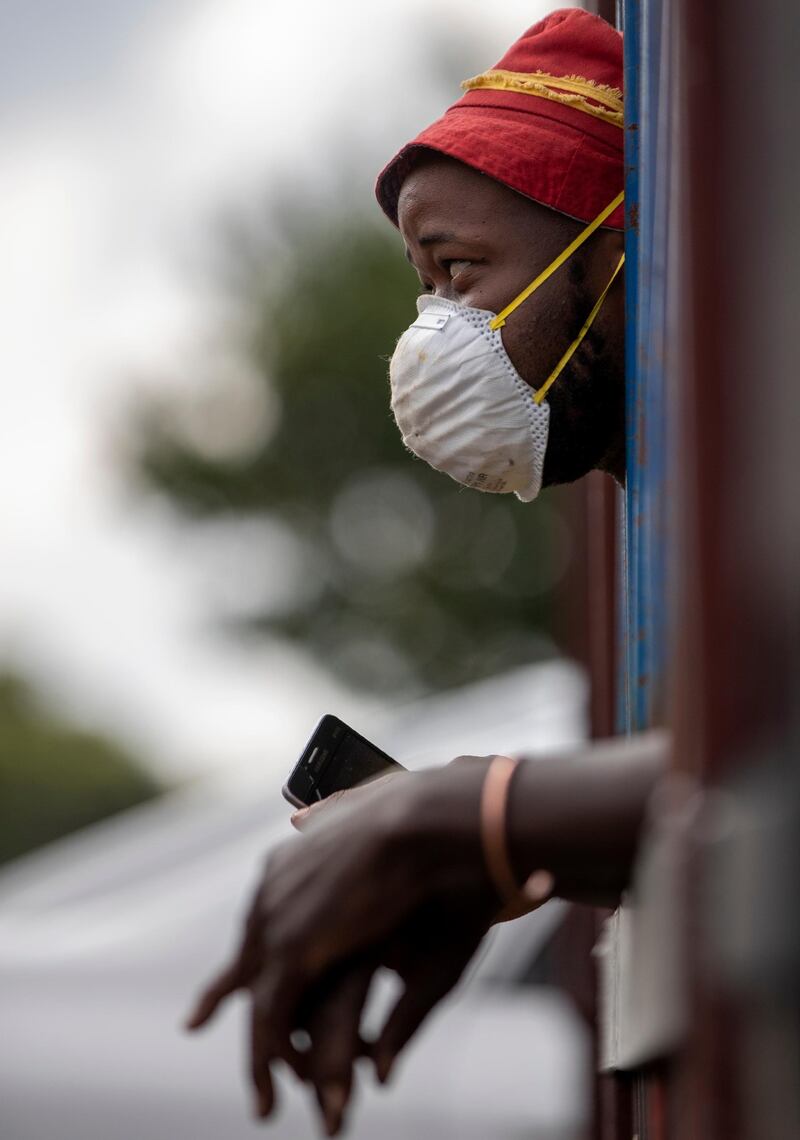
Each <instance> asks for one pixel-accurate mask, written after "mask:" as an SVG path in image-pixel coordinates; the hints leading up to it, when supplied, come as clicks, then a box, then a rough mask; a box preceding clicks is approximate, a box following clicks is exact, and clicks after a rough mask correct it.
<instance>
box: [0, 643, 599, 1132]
mask: <svg viewBox="0 0 800 1140" xmlns="http://www.w3.org/2000/svg"><path fill="white" fill-rule="evenodd" d="M583 704H584V692H583V682H582V679H581V676H580V674H579V673H577V671H576V670H574V669H572V667H571V666H568V665H564V664H553V665H545V666H538V667H532V668H530V669H526V670H521V671H518V672H516V673H514V674H511V675H509V676H507V677H505V678H499V679H497V680H495V681H492V682H488V683H485V684H481V685H476V686H471V687H470V688H469V689H465V690H462V691H460V692H458V693H453V694H449V695H447V696H445V697H442V698H437V699H435V700H430V701H426V702H420V703H419V704H417V705H415V706H414V707H413V708H412V709H410V710H408V711H407V712H406V714H404V715H402V716H400V717H399V718H397V720H396V721H395V722H394V724H393V725H391V726H384V727H383V728H382V729H381V728H376V727H375V726H361V725H359V726H357V727H359V728H361V729H362V731H364V732H365V733H367V734H368V735H372V736H373V738H374V739H375V740H376V742H377V743H380V744H381V745H382V746H383V747H385V748H386V749H387V750H388V751H391V752H393V754H394V755H396V756H397V758H398V759H400V760H402V761H403V762H404V763H407V764H409V766H411V767H416V766H417V765H419V764H423V763H429V762H432V761H434V760H438V761H439V762H441V761H444V760H447V759H450V758H451V757H452V756H454V755H457V754H458V753H460V752H471V753H484V752H488V751H492V750H496V751H501V750H502V751H514V750H522V749H526V750H528V751H531V750H541V749H544V748H553V747H558V746H560V745H564V744H566V743H569V742H571V741H573V740H575V739H576V738H577V737H579V736H580V735H581V732H582V719H583ZM321 711H325V710H321ZM298 743H302V742H298ZM291 759H292V758H291V757H290V758H287V765H286V767H287V770H288V767H289V764H290V762H291ZM288 813H289V809H288V805H285V804H284V803H283V801H282V800H281V799H280V794H279V791H278V789H277V788H275V787H269V788H261V789H260V790H259V791H255V790H254V789H253V788H252V787H250V788H249V790H247V792H246V794H244V793H243V791H242V788H241V786H239V788H238V791H236V792H235V793H234V792H232V791H231V789H230V787H228V788H227V789H226V788H223V787H220V786H211V785H210V784H209V785H206V786H205V787H198V788H195V789H193V790H192V791H189V792H182V793H179V794H173V795H171V796H167V797H165V798H164V799H162V800H161V801H159V802H157V803H156V804H154V805H151V806H148V807H145V808H143V809H138V810H136V811H134V812H130V813H127V814H126V815H124V816H122V817H118V818H116V819H114V820H111V821H108V822H106V823H103V824H101V825H99V826H96V827H94V828H92V829H90V830H88V831H86V832H84V833H82V834H79V835H77V836H74V837H72V838H70V839H67V840H64V841H62V842H60V843H58V844H55V845H53V846H51V847H49V848H47V849H46V850H44V851H43V852H39V853H37V854H35V855H33V856H29V857H28V858H26V859H24V860H20V861H19V862H18V863H17V864H15V865H13V866H12V867H10V868H9V869H7V870H6V871H5V873H4V874H3V875H2V876H0V1017H1V1018H2V1022H1V1024H2V1032H1V1033H0V1136H2V1138H3V1140H172V1138H174V1137H190V1138H191V1140H223V1138H224V1140H247V1138H248V1137H255V1136H257V1135H261V1136H264V1135H267V1136H269V1137H271V1138H274V1140H299V1138H301V1137H312V1136H315V1135H317V1134H318V1126H317V1122H316V1119H315V1117H314V1113H313V1111H312V1106H311V1103H310V1098H309V1094H308V1092H307V1090H305V1089H302V1088H299V1087H296V1086H294V1085H293V1083H292V1081H291V1080H290V1079H288V1078H287V1080H286V1081H284V1082H282V1086H281V1110H280V1112H279V1114H278V1115H277V1117H276V1118H275V1119H274V1121H273V1122H271V1123H270V1124H268V1125H266V1126H265V1125H263V1124H256V1123H254V1122H253V1121H252V1120H251V1119H250V1116H249V1113H250V1097H249V1089H248V1088H247V1086H246V1081H245V1078H244V1073H245V1050H244V1039H245V1025H244V1018H243V1009H242V1007H241V1003H240V1002H239V1001H236V1002H234V1003H231V1004H230V1006H229V1008H228V1009H226V1010H225V1011H224V1012H223V1013H222V1015H221V1016H220V1017H219V1018H218V1020H217V1021H216V1022H214V1023H213V1024H212V1026H210V1027H209V1028H208V1029H207V1030H206V1031H204V1032H203V1033H202V1034H201V1035H199V1036H196V1037H192V1038H189V1037H187V1036H186V1035H185V1034H183V1033H182V1032H181V1031H180V1029H179V1023H180V1021H181V1018H182V1016H183V1015H184V1013H185V1011H186V1009H187V1006H188V1004H189V1002H190V1000H191V997H192V995H193V994H194V992H195V991H196V989H197V987H198V985H199V984H200V982H202V981H203V980H204V979H205V978H206V977H207V975H208V974H209V972H210V971H211V970H212V969H213V968H214V966H215V965H216V964H217V963H218V962H220V961H221V960H222V959H223V958H224V957H225V955H226V953H227V951H228V950H229V949H230V947H231V945H232V943H233V941H234V938H235V934H236V931H237V929H238V918H239V915H240V913H241V911H242V908H243V906H244V902H245V900H246V897H247V895H248V892H249V888H250V885H251V883H252V881H253V878H254V875H255V873H256V870H257V868H258V866H259V864H260V861H261V859H262V857H263V855H264V852H265V851H266V850H267V849H268V848H269V846H270V845H271V844H273V843H275V842H277V841H278V840H280V839H282V838H284V837H285V836H286V835H287V834H289V832H290V828H289V825H288V822H287V817H288ZM559 912H560V904H558V903H550V904H548V905H547V906H545V907H543V908H542V909H541V910H540V911H538V912H537V913H535V914H533V915H529V916H528V917H526V918H525V919H522V920H519V921H518V922H517V923H513V924H510V925H509V926H508V927H504V928H503V929H501V930H500V931H498V932H497V933H496V934H495V935H494V936H493V938H492V939H490V942H489V945H488V947H487V949H486V951H485V952H484V953H483V954H482V956H481V959H480V961H479V962H478V963H477V964H476V965H475V967H474V968H473V969H472V971H471V973H470V976H469V977H468V978H467V979H466V980H465V981H464V982H463V983H462V985H461V986H460V987H459V988H458V989H457V991H456V993H455V994H454V995H453V996H452V997H451V998H450V999H449V1000H448V1001H447V1002H445V1003H444V1004H443V1006H442V1007H441V1009H440V1010H439V1011H437V1013H435V1014H434V1015H433V1016H432V1017H431V1018H430V1020H429V1023H428V1024H427V1025H426V1026H425V1027H424V1029H423V1030H422V1031H421V1032H420V1033H419V1035H418V1037H417V1039H416V1040H415V1041H414V1043H413V1044H412V1046H410V1047H409V1049H408V1051H407V1053H406V1055H405V1056H404V1058H403V1059H402V1061H401V1062H400V1063H399V1064H398V1067H397V1071H396V1073H395V1074H394V1076H393V1079H392V1082H391V1084H390V1086H389V1088H388V1089H385V1090H384V1089H378V1088H376V1086H375V1082H374V1080H373V1079H372V1077H371V1074H370V1073H369V1070H368V1067H367V1069H365V1071H364V1073H363V1079H362V1080H361V1082H360V1088H359V1091H358V1094H357V1096H356V1098H355V1105H354V1107H353V1109H352V1111H351V1114H350V1120H349V1127H348V1130H347V1133H348V1135H349V1136H350V1137H352V1138H353V1140H368V1138H369V1140H401V1138H404V1140H405V1138H407V1137H413V1138H414V1140H450V1138H452V1140H456V1138H457V1140H512V1138H513V1140H522V1138H523V1137H526V1138H529V1140H533V1138H536V1140H576V1138H578V1137H580V1136H581V1135H582V1132H583V1128H584V1126H585V1122H586V1117H587V1111H588V1108H587V1103H588V1096H587V1087H588V1079H587V1076H588V1065H589V1058H588V1044H587V1041H586V1039H585V1036H584V1030H583V1027H582V1026H581V1024H580V1022H579V1020H578V1017H577V1014H576V1013H575V1012H574V1011H573V1010H572V1008H571V1006H570V1004H569V1002H568V1001H567V1000H566V999H565V998H564V997H563V996H562V995H560V994H559V993H557V992H556V991H553V990H550V989H546V988H542V987H535V986H531V985H528V984H525V981H524V978H525V974H526V971H527V970H528V968H529V967H530V964H531V962H532V961H533V959H534V958H535V956H536V953H537V948H538V947H539V946H540V945H541V944H542V942H543V940H544V939H545V938H546V937H547V935H548V933H549V932H550V931H551V930H552V928H553V926H554V924H555V922H557V921H558V917H559ZM387 985H389V983H388V982H387ZM379 988H380V987H379ZM386 996H387V995H386V993H384V994H383V995H381V994H380V993H378V994H377V995H376V1001H377V1002H378V1004H380V1002H381V1000H385V998H386Z"/></svg>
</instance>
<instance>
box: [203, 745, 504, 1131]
mask: <svg viewBox="0 0 800 1140" xmlns="http://www.w3.org/2000/svg"><path fill="white" fill-rule="evenodd" d="M437 777H438V773H423V774H414V775H411V774H408V775H401V776H396V775H394V776H392V777H389V778H384V779H383V780H379V781H376V782H375V783H374V784H371V785H367V786H365V787H363V788H359V789H357V790H356V791H355V792H353V793H349V794H348V795H347V796H343V797H342V798H341V799H340V801H339V802H338V803H337V804H336V805H335V806H332V807H330V809H329V810H327V811H325V810H315V812H313V813H309V818H307V819H306V822H307V823H309V824H310V826H308V827H307V829H306V831H305V834H304V835H303V836H302V838H300V837H298V839H297V840H290V841H288V842H287V843H284V844H282V845H281V846H280V847H278V848H277V849H276V850H275V851H274V853H273V854H272V855H271V856H270V858H269V860H268V862H267V865H266V868H265V871H264V874H263V877H262V881H261V884H260V886H259V888H258V890H257V892H256V895H255V898H254V900H253V904H252V906H251V908H250V912H249V915H248V918H247V921H246V924H245V928H244V932H243V936H242V940H241V944H240V946H239V949H238V951H237V953H236V954H235V956H234V958H233V960H232V962H231V963H230V964H229V965H228V966H227V967H226V968H225V969H224V970H222V971H221V973H220V974H218V975H217V976H216V978H215V979H214V980H213V981H212V982H211V983H210V985H209V986H207V988H206V989H205V990H204V992H203V993H202V994H201V996H200V998H199V1000H198V1002H197V1004H196V1006H195V1009H194V1011H193V1013H192V1015H191V1016H190V1018H189V1021H188V1023H187V1024H188V1027H189V1028H192V1029H196V1028H199V1027H200V1026H201V1025H203V1024H205V1023H206V1022H207V1021H208V1020H209V1019H210V1018H211V1017H212V1016H213V1014H214V1012H215V1011H216V1009H217V1008H218V1007H219V1005H220V1003H221V1002H223V1001H224V1000H225V999H226V998H227V997H228V996H229V995H230V994H231V993H233V992H234V991H235V990H237V989H242V988H245V989H248V990H249V991H250V993H251V997H252V1000H251V1007H252V1008H251V1045H250V1047H251V1075H252V1080H253V1083H254V1086H255V1089H256V1096H257V1111H258V1114H259V1115H260V1116H267V1115H269V1113H270V1112H271V1111H272V1107H273V1104H274V1085H273V1079H272V1069H273V1066H274V1064H275V1062H276V1061H279V1060H283V1061H285V1062H286V1063H287V1064H288V1065H290V1066H291V1067H292V1068H293V1069H294V1071H295V1072H296V1073H297V1075H298V1076H300V1077H301V1078H303V1079H310V1080H311V1081H312V1083H313V1084H314V1086H315V1087H316V1089H317V1092H318V1096H319V1099H320V1103H321V1106H322V1107H323V1111H324V1113H325V1119H326V1123H327V1126H328V1129H329V1131H330V1130H331V1128H336V1127H338V1123H339V1121H340V1119H341V1114H342V1112H343V1110H344V1105H345V1103H346V1100H347V1097H348V1095H349V1090H350V1086H351V1080H352V1064H353V1061H354V1059H355V1056H356V1054H357V1053H358V1052H360V1051H361V1049H362V1046H361V1043H360V1039H359V1037H358V1022H359V1020H360V1015H361V1009H362V1008H363V1004H364V1001H365V1000H366V995H367V990H368V988H369V981H370V979H371V977H372V974H373V973H374V971H375V969H377V968H378V966H380V965H387V966H389V967H390V968H395V969H397V970H398V972H399V973H400V974H401V977H403V979H404V980H405V982H406V986H407V988H406V991H405V993H404V994H403V995H402V996H401V998H400V999H399V1001H398V1003H397V1006H396V1008H395V1010H394V1011H393V1012H392V1014H391V1015H390V1017H389V1019H388V1021H387V1024H386V1026H385V1027H384V1030H383V1032H382V1034H381V1036H380V1037H379V1040H378V1042H377V1044H376V1046H375V1057H376V1064H377V1066H378V1071H379V1073H381V1074H383V1075H386V1074H388V1070H389V1068H390V1067H391V1063H392V1061H393V1059H394V1056H395V1055H396V1053H397V1051H398V1050H399V1049H400V1048H401V1047H402V1045H403V1044H404V1043H405V1041H406V1040H407V1039H408V1038H409V1037H410V1036H411V1034H412V1033H413V1032H414V1030H415V1029H416V1027H417V1025H418V1024H419V1023H420V1022H421V1020H422V1019H423V1018H424V1016H425V1014H426V1013H427V1012H428V1010H429V1009H430V1008H432V1006H433V1005H434V1004H435V1003H436V1001H438V1000H439V998H440V997H441V996H443V994H444V993H446V992H447V991H448V990H449V989H450V988H451V987H452V985H453V984H454V983H455V981H456V980H457V978H458V976H459V975H460V973H461V971H462V970H463V967H464V965H465V964H466V962H467V961H468V960H469V958H470V957H471V955H472V953H473V952H474V950H475V947H476V946H477V944H478V941H479V940H480V937H481V935H482V933H483V932H484V931H485V929H486V927H487V925H488V923H489V921H490V918H491V914H492V913H493V911H494V910H496V908H497V899H496V896H495V895H494V893H493V891H492V888H491V886H490V885H489V883H488V880H487V878H486V875H485V871H484V870H483V863H482V856H481V851H480V841H479V836H478V831H477V820H478V814H479V812H478V805H479V799H480V787H481V783H482V772H481V771H479V770H478V769H476V768H474V767H473V769H472V770H470V771H469V772H466V770H465V774H464V778H463V779H462V781H461V787H460V792H459V794H458V795H455V796H454V797H452V796H451V797H450V799H451V803H450V809H451V810H450V813H449V814H450V815H451V816H452V818H451V821H450V827H449V831H450V841H449V842H447V841H446V840H444V842H443V839H444V836H443V835H442V834H441V833H442V832H443V830H444V823H445V820H441V821H439V823H438V824H437V826H436V827H435V828H434V830H433V832H430V830H429V824H430V823H431V821H432V819H433V816H434V814H435V813H434V812H432V811H431V810H430V809H431V806H432V805H431V804H430V803H429V802H428V794H427V791H426V789H427V788H429V787H430V789H431V792H432V791H433V788H434V787H436V786H438V783H437ZM453 791H455V789H453ZM312 816H316V818H310V817H312ZM437 914H438V915H439V917H438V918H437V917H436V916H437ZM297 1030H305V1031H306V1032H307V1033H308V1037H309V1040H310V1045H309V1047H308V1048H307V1049H306V1050H303V1049H301V1048H298V1047H297V1044H296V1041H297V1035H296V1031H297ZM334 1056H336V1057H338V1058H339V1059H338V1060H337V1061H335V1062H334V1060H333V1058H334Z"/></svg>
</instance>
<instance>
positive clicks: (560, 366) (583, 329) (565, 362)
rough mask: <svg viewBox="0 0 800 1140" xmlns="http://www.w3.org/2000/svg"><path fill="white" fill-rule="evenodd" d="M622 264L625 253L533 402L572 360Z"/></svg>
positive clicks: (538, 399)
mask: <svg viewBox="0 0 800 1140" xmlns="http://www.w3.org/2000/svg"><path fill="white" fill-rule="evenodd" d="M624 264H625V254H624V253H623V254H622V256H621V257H620V259H619V261H618V262H617V268H616V269H615V270H614V272H613V273H612V274H611V277H610V278H609V280H608V284H607V285H606V287H605V289H604V290H603V292H602V293H601V294H600V296H599V297H598V298H597V300H596V301H595V303H594V307H593V309H592V311H591V313H589V316H588V317H587V318H586V320H585V321H584V322H583V326H582V327H581V331H580V332H579V333H578V335H577V336H576V337H575V339H574V340H573V342H572V344H571V345H570V346H569V348H568V349H567V351H566V352H565V353H564V355H563V356H562V357H561V359H560V360H559V362H558V364H557V365H556V366H555V368H554V369H553V371H552V372H551V373H550V375H549V376H548V377H547V379H546V380H545V382H544V384H542V386H541V388H539V390H538V391H537V392H536V393H535V394H534V397H533V402H534V403H535V404H541V402H542V400H543V399H544V398H545V396H546V395H547V393H548V391H549V389H550V388H551V387H552V386H553V384H555V382H556V380H558V378H559V376H560V375H561V373H562V372H563V371H564V369H565V368H566V367H567V365H568V364H569V362H570V360H572V357H573V356H574V355H575V352H576V350H577V348H578V345H579V344H580V343H581V341H582V340H583V338H584V337H585V336H586V334H587V332H588V331H589V329H590V328H591V327H592V322H593V321H594V319H595V317H596V316H597V314H598V313H599V312H600V308H601V306H602V304H603V301H605V299H606V297H607V296H608V291H609V289H610V288H611V286H612V285H613V284H614V281H615V279H616V276H617V274H618V273H619V271H620V269H622V267H623V265H624Z"/></svg>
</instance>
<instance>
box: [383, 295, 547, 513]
mask: <svg viewBox="0 0 800 1140" xmlns="http://www.w3.org/2000/svg"><path fill="white" fill-rule="evenodd" d="M417 310H418V312H419V316H418V317H417V319H416V320H415V321H414V323H413V325H411V327H410V328H409V329H408V330H407V331H406V332H404V333H403V335H402V336H401V337H400V340H399V341H398V344H397V348H396V349H395V351H394V356H393V357H392V362H391V364H390V366H389V378H390V381H391V386H392V411H393V413H394V418H395V420H396V421H397V426H398V427H399V428H400V434H401V435H402V437H403V443H404V444H405V445H406V447H407V448H408V449H409V450H410V451H413V452H414V454H415V455H418V456H419V458H420V459H424V460H425V462H426V463H429V464H430V466H431V467H435V468H436V470H437V471H444V472H445V473H446V474H448V475H450V476H451V478H453V479H455V480H456V481H457V482H458V483H462V484H463V485H464V486H465V487H475V488H476V489H477V490H479V491H494V492H504V491H505V492H508V491H514V492H515V493H516V494H517V495H518V496H519V498H520V499H523V500H524V501H525V502H527V501H528V500H530V499H533V498H535V497H536V495H538V493H539V489H540V487H541V485H542V466H543V464H544V453H545V448H546V447H547V429H548V424H549V422H550V408H549V406H548V405H547V404H536V403H534V399H533V391H532V390H531V388H530V387H529V386H528V385H527V384H526V383H525V381H524V380H523V379H522V377H521V376H520V375H519V374H518V372H517V370H516V368H515V367H514V365H513V364H512V363H511V361H510V359H509V357H508V354H507V353H506V350H505V348H504V347H503V341H502V337H501V335H500V330H499V329H492V328H491V327H490V326H491V322H492V320H493V318H494V313H490V312H489V311H488V310H486V309H469V308H467V307H466V306H465V305H457V304H455V302H453V301H445V300H437V299H436V298H435V297H432V296H430V295H428V294H423V295H422V296H421V297H418V298H417Z"/></svg>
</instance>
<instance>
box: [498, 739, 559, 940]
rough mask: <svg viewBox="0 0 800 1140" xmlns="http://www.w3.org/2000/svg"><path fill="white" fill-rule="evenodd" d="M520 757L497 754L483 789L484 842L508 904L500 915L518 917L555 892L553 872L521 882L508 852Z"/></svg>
mask: <svg viewBox="0 0 800 1140" xmlns="http://www.w3.org/2000/svg"><path fill="white" fill-rule="evenodd" d="M518 763H519V761H518V760H515V759H512V758H511V757H510V756H495V757H494V759H493V760H492V762H491V763H490V765H489V767H488V769H487V770H486V776H485V777H484V780H483V789H482V791H481V842H482V844H483V854H484V858H485V859H486V868H487V870H488V872H489V877H490V878H491V880H492V882H493V883H494V886H495V888H496V889H497V892H498V894H499V895H500V897H501V899H503V900H504V901H505V902H506V904H507V906H506V907H505V909H504V910H503V911H502V913H501V915H500V918H502V919H506V918H516V917H517V916H518V915H520V914H525V913H526V912H527V911H529V910H532V909H533V908H534V907H536V906H539V905H540V904H541V903H543V902H545V901H546V900H547V899H548V898H549V897H550V895H551V894H552V893H553V886H554V880H553V875H552V874H551V872H550V871H545V870H537V871H534V872H533V874H531V875H529V876H528V878H527V879H526V880H525V882H524V883H523V884H522V886H521V887H520V885H519V884H518V883H517V879H516V876H515V875H514V872H513V870H512V867H511V858H510V856H509V852H508V829H507V827H506V813H507V808H508V790H509V787H510V785H511V777H512V776H513V775H514V769H515V768H516V766H517V764H518Z"/></svg>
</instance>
